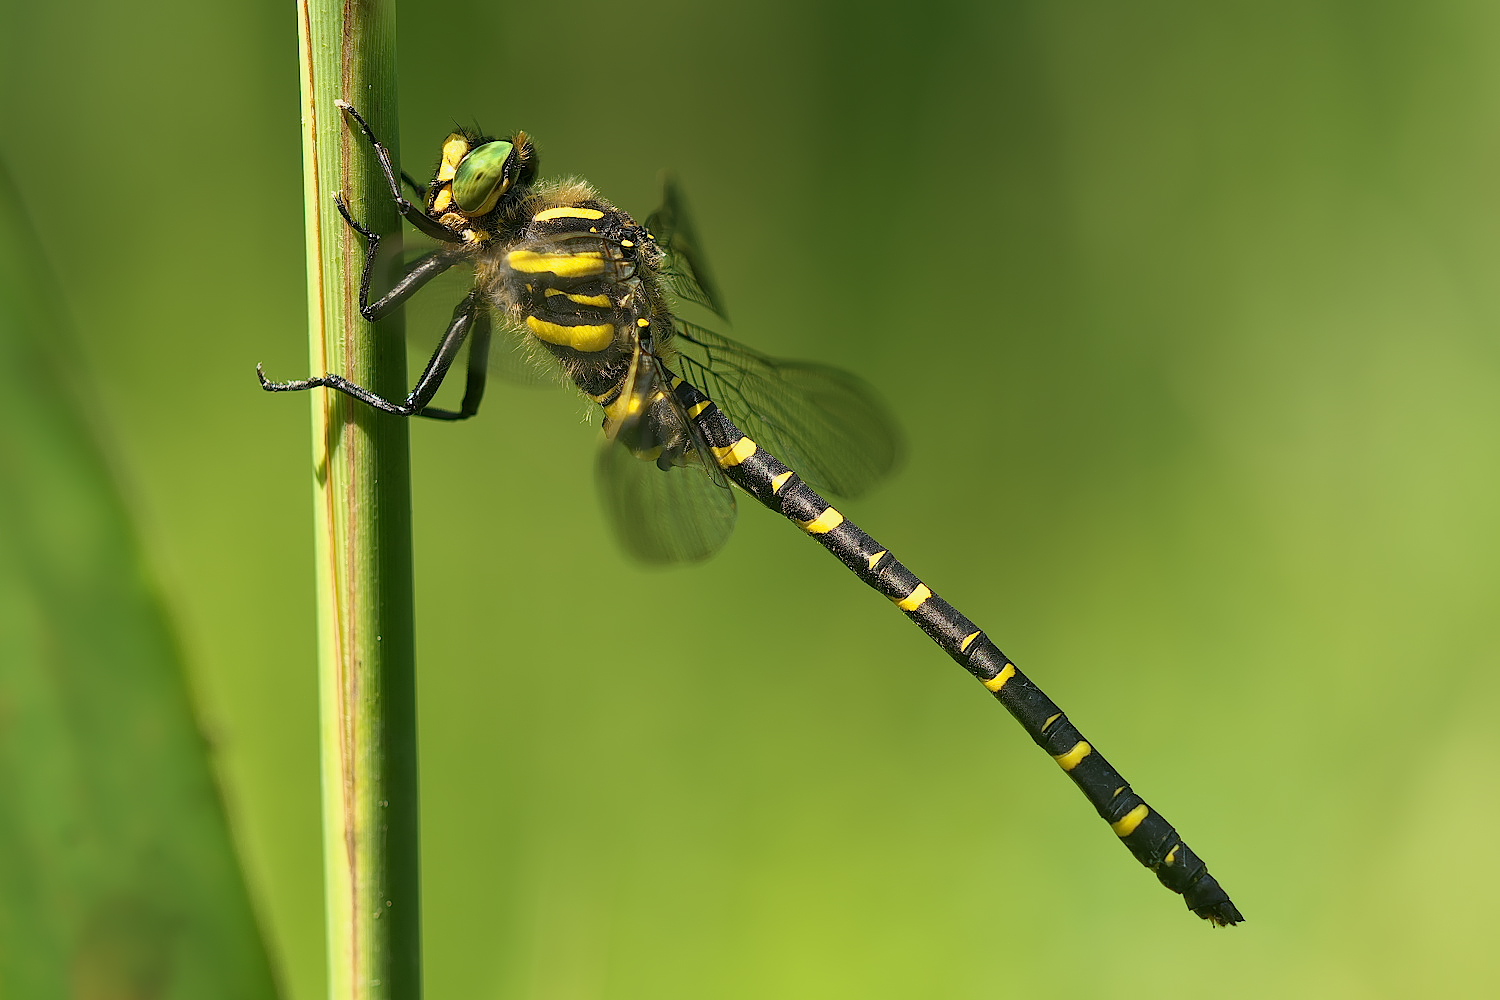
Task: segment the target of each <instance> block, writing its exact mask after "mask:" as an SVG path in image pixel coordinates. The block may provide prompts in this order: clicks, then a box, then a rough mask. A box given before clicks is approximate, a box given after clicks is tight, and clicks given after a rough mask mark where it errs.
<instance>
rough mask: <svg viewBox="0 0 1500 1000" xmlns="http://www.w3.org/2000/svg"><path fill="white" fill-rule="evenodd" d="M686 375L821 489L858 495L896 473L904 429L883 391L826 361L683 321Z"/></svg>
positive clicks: (681, 351)
mask: <svg viewBox="0 0 1500 1000" xmlns="http://www.w3.org/2000/svg"><path fill="white" fill-rule="evenodd" d="M677 331H678V333H677V338H676V340H675V344H676V346H677V349H678V353H679V355H680V357H681V365H682V375H683V376H684V377H685V378H687V379H688V380H689V381H691V382H692V383H693V384H694V385H696V386H698V388H700V389H702V390H703V391H704V392H705V393H706V394H707V395H708V396H709V397H710V398H712V399H713V400H714V402H716V403H717V404H718V405H719V407H720V408H721V409H722V410H723V411H724V412H725V413H726V414H727V415H728V416H729V419H731V420H733V421H734V422H735V423H736V424H738V425H739V427H740V429H742V430H743V431H744V432H745V433H746V434H748V435H749V436H750V438H751V439H752V440H754V441H756V442H757V443H758V444H760V445H762V446H763V447H765V448H766V449H767V450H768V451H770V452H771V454H773V455H775V456H776V457H777V458H780V459H781V460H782V461H783V462H785V463H786V464H787V465H788V466H789V467H791V468H792V469H793V470H795V471H796V472H797V474H798V475H800V476H801V477H802V478H803V479H805V480H807V482H808V483H809V484H810V485H811V486H812V487H813V489H815V490H818V491H819V492H825V491H826V492H828V493H832V494H834V495H835V496H841V497H852V496H858V495H859V494H860V493H863V492H864V491H866V490H867V489H869V488H870V487H871V486H873V485H874V484H875V483H876V482H877V481H879V480H880V479H883V478H884V477H885V476H887V475H889V474H890V472H891V471H892V470H893V469H894V468H895V467H896V463H897V461H898V459H899V456H900V451H901V446H900V431H899V430H898V428H897V425H896V421H895V419H894V418H893V417H892V416H891V414H890V411H889V410H888V409H887V408H886V406H885V404H884V403H882V402H881V400H880V398H879V396H877V395H876V394H875V390H874V389H872V388H871V387H870V386H869V385H867V384H865V383H864V382H863V381H861V380H860V379H858V378H856V377H855V376H853V375H850V374H849V373H848V372H845V371H841V370H839V369H837V368H831V367H829V366H826V365H818V364H810V363H807V362H801V361H780V360H777V359H774V358H768V357H766V356H765V355H763V354H759V353H757V352H755V351H752V350H751V349H750V348H748V347H746V346H745V345H743V344H740V343H737V342H736V341H733V340H731V339H729V338H728V337H725V336H723V335H722V334H718V333H714V332H713V331H712V330H707V329H705V328H703V327H701V326H697V325H695V324H692V323H685V322H683V321H681V320H678V321H677Z"/></svg>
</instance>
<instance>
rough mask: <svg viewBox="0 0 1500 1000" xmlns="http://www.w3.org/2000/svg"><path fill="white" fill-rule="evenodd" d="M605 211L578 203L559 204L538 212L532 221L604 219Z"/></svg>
mask: <svg viewBox="0 0 1500 1000" xmlns="http://www.w3.org/2000/svg"><path fill="white" fill-rule="evenodd" d="M602 218H604V213H603V212H601V211H599V210H598V209H597V208H579V207H578V206H576V205H559V206H558V207H557V208H549V209H546V210H544V211H541V212H538V213H536V214H535V215H533V216H532V217H531V221H532V222H551V221H552V220H553V219H602Z"/></svg>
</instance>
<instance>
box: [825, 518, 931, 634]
mask: <svg viewBox="0 0 1500 1000" xmlns="http://www.w3.org/2000/svg"><path fill="white" fill-rule="evenodd" d="M840 520H843V519H842V518H840ZM931 596H932V591H930V590H928V589H927V584H925V583H919V584H917V588H916V589H915V590H913V591H912V592H911V593H910V594H907V595H906V596H905V597H903V598H901V599H900V600H899V601H897V602H896V607H898V608H900V609H901V610H902V611H915V610H917V609H918V608H920V607H921V606H922V605H923V604H925V603H926V602H927V598H929V597H931Z"/></svg>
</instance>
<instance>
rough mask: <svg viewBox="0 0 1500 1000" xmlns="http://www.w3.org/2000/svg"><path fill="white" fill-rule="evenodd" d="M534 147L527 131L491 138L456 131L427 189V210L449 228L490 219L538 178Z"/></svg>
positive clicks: (444, 146) (466, 225)
mask: <svg viewBox="0 0 1500 1000" xmlns="http://www.w3.org/2000/svg"><path fill="white" fill-rule="evenodd" d="M536 168H537V156H536V149H535V147H533V146H532V144H531V138H530V137H529V136H527V134H526V133H525V132H517V133H516V134H515V135H514V136H512V137H511V138H509V139H494V138H491V137H489V136H480V135H475V134H473V133H469V132H454V133H453V134H452V135H450V136H448V138H447V139H445V140H443V157H442V160H441V161H440V162H439V163H438V169H437V175H436V176H435V177H434V178H433V180H432V184H431V185H430V186H429V188H428V196H427V210H428V214H430V215H432V216H433V217H434V218H436V219H437V220H438V221H439V222H441V223H442V224H443V225H445V226H447V227H448V228H450V229H457V230H462V229H467V228H469V220H471V219H478V218H481V217H483V216H486V215H489V214H490V213H491V212H493V211H495V209H496V208H498V207H500V205H501V202H502V201H503V200H506V199H507V197H509V199H510V200H516V199H517V196H519V195H520V194H522V193H523V192H524V191H525V189H526V188H527V187H529V186H530V185H531V182H532V181H534V180H535V179H536Z"/></svg>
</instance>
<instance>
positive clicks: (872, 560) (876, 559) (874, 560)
mask: <svg viewBox="0 0 1500 1000" xmlns="http://www.w3.org/2000/svg"><path fill="white" fill-rule="evenodd" d="M888 555H890V553H889V552H887V551H886V550H885V549H881V550H880V551H879V552H877V553H875V554H874V555H872V556H868V557H867V558H866V560H865V561H866V562H868V563H869V564H870V568H871V569H874V568H875V567H876V566H879V565H880V560H882V559H884V558H885V557H886V556H888Z"/></svg>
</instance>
